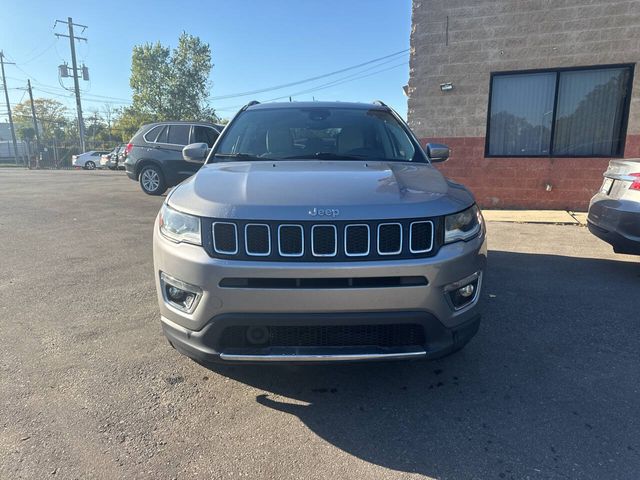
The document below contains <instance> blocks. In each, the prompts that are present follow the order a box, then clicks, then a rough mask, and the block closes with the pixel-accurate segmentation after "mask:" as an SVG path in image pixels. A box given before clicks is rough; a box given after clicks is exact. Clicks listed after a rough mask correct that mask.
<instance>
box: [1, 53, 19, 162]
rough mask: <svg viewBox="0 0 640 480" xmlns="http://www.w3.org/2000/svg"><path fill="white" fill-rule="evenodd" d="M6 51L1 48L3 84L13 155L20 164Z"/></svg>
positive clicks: (11, 63)
mask: <svg viewBox="0 0 640 480" xmlns="http://www.w3.org/2000/svg"><path fill="white" fill-rule="evenodd" d="M6 63H7V65H15V63H13V62H6ZM4 64H5V61H4V52H3V51H2V50H0V65H1V66H2V85H4V98H5V100H6V102H7V116H8V117H9V128H10V129H11V140H13V155H14V158H15V160H16V165H17V164H18V142H17V141H16V130H15V128H13V117H12V116H11V105H10V104H9V92H8V91H7V79H6V77H5V76H4Z"/></svg>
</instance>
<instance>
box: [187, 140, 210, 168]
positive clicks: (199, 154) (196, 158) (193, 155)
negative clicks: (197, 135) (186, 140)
mask: <svg viewBox="0 0 640 480" xmlns="http://www.w3.org/2000/svg"><path fill="white" fill-rule="evenodd" d="M208 149H209V145H207V144H206V143H190V144H189V145H187V146H186V147H184V148H183V149H182V158H184V160H185V161H187V162H192V163H204V161H205V159H206V158H207V150H208Z"/></svg>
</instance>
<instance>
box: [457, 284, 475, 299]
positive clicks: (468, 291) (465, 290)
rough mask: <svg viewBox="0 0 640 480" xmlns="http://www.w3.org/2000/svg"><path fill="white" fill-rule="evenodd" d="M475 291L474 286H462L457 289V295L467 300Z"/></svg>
mask: <svg viewBox="0 0 640 480" xmlns="http://www.w3.org/2000/svg"><path fill="white" fill-rule="evenodd" d="M475 291H476V287H475V285H473V284H471V283H470V284H469V285H466V286H464V287H462V288H459V289H458V294H460V296H461V297H464V298H468V297H470V296H471V295H473V292H475Z"/></svg>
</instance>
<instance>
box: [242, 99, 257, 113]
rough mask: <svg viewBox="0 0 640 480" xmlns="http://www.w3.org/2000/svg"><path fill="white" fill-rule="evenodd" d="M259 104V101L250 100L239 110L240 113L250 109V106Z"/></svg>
mask: <svg viewBox="0 0 640 480" xmlns="http://www.w3.org/2000/svg"><path fill="white" fill-rule="evenodd" d="M259 103H260V102H259V101H257V100H251V101H250V102H249V103H247V104H246V105H245V106H244V107H242V108H241V109H240V111H243V110H246V109H247V108H249V107H252V106H254V105H258V104H259Z"/></svg>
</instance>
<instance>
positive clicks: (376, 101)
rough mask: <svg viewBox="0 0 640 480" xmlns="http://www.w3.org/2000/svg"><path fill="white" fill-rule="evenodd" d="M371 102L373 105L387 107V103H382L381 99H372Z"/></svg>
mask: <svg viewBox="0 0 640 480" xmlns="http://www.w3.org/2000/svg"><path fill="white" fill-rule="evenodd" d="M371 103H373V104H374V105H380V106H381V107H387V108H389V107H388V106H387V104H386V103H384V102H383V101H382V100H374V101H373V102H371Z"/></svg>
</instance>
